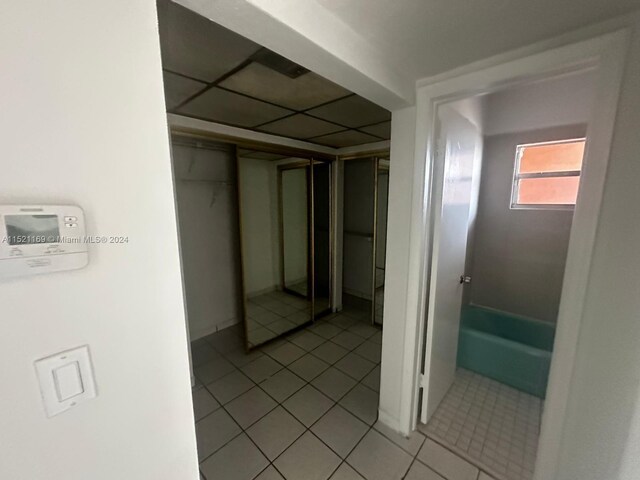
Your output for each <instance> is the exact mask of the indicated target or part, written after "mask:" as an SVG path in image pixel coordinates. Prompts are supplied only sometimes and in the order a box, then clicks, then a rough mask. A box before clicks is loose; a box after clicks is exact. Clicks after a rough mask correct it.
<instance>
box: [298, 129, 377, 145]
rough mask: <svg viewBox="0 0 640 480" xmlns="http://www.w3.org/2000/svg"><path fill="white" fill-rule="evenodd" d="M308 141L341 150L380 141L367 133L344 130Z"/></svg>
mask: <svg viewBox="0 0 640 480" xmlns="http://www.w3.org/2000/svg"><path fill="white" fill-rule="evenodd" d="M309 141H310V142H314V143H319V144H321V145H327V146H329V147H335V148H342V147H351V146H354V145H362V144H364V143H373V142H379V141H380V139H379V138H378V137H374V136H373V135H369V134H368V133H362V132H358V131H356V130H345V131H343V132H338V133H332V134H330V135H324V136H322V137H316V138H312V139H310V140H309Z"/></svg>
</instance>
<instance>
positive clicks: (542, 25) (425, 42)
mask: <svg viewBox="0 0 640 480" xmlns="http://www.w3.org/2000/svg"><path fill="white" fill-rule="evenodd" d="M312 1H315V2H317V3H318V4H319V5H320V6H322V7H323V8H325V9H326V10H328V11H329V12H331V13H332V14H333V15H334V16H335V17H336V18H337V19H339V20H340V21H342V22H344V23H345V24H347V25H348V26H349V27H350V28H351V29H352V30H353V31H354V32H355V33H357V34H358V35H360V36H362V37H363V38H364V39H365V40H366V41H368V42H369V43H371V44H372V46H373V47H374V48H375V49H377V50H378V52H379V53H381V54H382V56H383V58H386V59H387V61H388V64H389V65H396V66H397V67H398V68H401V69H402V70H403V73H404V74H405V75H407V76H409V77H411V78H412V79H413V80H417V79H419V78H423V77H427V76H431V75H435V74H438V73H441V72H445V71H447V70H450V69H452V68H455V67H458V66H462V65H465V64H467V63H470V62H473V61H477V60H480V59H483V58H487V57H490V56H493V55H496V54H499V53H502V52H506V51H509V50H513V49H516V48H519V47H522V46H525V45H528V44H531V43H534V42H537V41H541V40H544V39H546V38H549V37H553V36H558V35H561V34H563V33H566V32H567V31H570V30H573V29H577V28H579V27H582V26H586V25H588V24H591V23H596V22H598V21H602V20H605V19H607V18H611V17H614V16H619V15H623V14H625V13H629V12H631V11H633V10H636V9H639V8H640V0H312Z"/></svg>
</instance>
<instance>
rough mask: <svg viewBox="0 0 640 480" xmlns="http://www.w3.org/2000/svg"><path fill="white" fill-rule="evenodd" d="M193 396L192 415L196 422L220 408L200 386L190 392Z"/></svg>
mask: <svg viewBox="0 0 640 480" xmlns="http://www.w3.org/2000/svg"><path fill="white" fill-rule="evenodd" d="M192 395H193V413H194V416H195V419H196V422H197V421H198V420H200V419H201V418H203V417H206V416H207V415H209V414H210V413H211V412H213V411H214V410H216V409H217V408H219V407H220V404H219V403H218V402H217V401H216V399H215V398H213V397H212V396H211V394H210V393H209V392H208V391H207V389H206V388H204V387H202V386H200V387H196V388H194V389H193V390H192Z"/></svg>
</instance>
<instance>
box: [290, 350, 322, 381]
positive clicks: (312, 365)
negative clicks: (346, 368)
mask: <svg viewBox="0 0 640 480" xmlns="http://www.w3.org/2000/svg"><path fill="white" fill-rule="evenodd" d="M288 368H289V370H291V371H292V372H293V373H295V374H296V375H297V376H299V377H300V378H303V379H305V380H306V381H307V382H310V381H311V380H313V379H314V378H316V377H317V376H318V375H320V374H321V373H322V372H324V371H325V370H326V369H327V368H329V364H328V363H326V362H323V361H322V360H320V359H319V358H318V357H314V356H313V355H311V354H310V353H308V354H307V355H305V356H304V357H302V358H299V359H298V360H296V361H295V362H293V363H292V364H291V365H289V367H288Z"/></svg>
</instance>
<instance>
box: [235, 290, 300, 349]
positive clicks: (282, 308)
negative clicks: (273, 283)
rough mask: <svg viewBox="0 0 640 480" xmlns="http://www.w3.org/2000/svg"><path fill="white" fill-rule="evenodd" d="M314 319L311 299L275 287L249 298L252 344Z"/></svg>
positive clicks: (249, 330) (248, 328)
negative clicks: (272, 290)
mask: <svg viewBox="0 0 640 480" xmlns="http://www.w3.org/2000/svg"><path fill="white" fill-rule="evenodd" d="M310 320H311V302H310V301H309V300H305V299H304V298H302V297H298V296H296V295H292V294H290V293H286V292H281V291H275V292H269V293H265V294H263V295H259V296H257V297H253V298H250V299H249V300H248V301H247V332H248V338H249V343H251V345H260V344H262V343H264V342H267V341H269V340H271V339H272V338H275V337H278V336H280V335H281V334H282V333H284V332H286V331H288V330H292V329H294V328H296V327H299V326H300V325H303V324H304V323H306V322H309V321H310Z"/></svg>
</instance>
